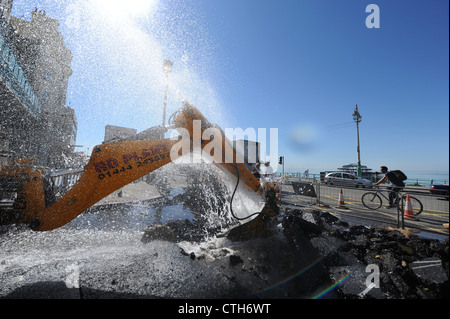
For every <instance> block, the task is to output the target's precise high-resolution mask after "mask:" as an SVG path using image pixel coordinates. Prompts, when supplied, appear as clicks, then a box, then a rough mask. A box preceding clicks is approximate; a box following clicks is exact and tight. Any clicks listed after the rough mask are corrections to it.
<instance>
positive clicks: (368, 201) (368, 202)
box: [361, 193, 383, 209]
mask: <svg viewBox="0 0 450 319" xmlns="http://www.w3.org/2000/svg"><path fill="white" fill-rule="evenodd" d="M361 201H362V203H363V205H364V206H365V207H367V208H368V209H378V208H380V207H381V204H382V203H383V202H382V201H381V197H380V196H379V195H378V194H377V193H365V194H364V195H363V196H362V197H361Z"/></svg>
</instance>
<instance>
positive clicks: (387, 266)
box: [142, 209, 449, 299]
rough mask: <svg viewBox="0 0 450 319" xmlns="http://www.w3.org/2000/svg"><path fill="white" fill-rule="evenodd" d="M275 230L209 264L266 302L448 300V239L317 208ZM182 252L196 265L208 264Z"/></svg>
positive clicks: (154, 231)
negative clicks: (349, 218)
mask: <svg viewBox="0 0 450 319" xmlns="http://www.w3.org/2000/svg"><path fill="white" fill-rule="evenodd" d="M270 229H271V232H272V234H273V235H272V236H270V237H268V238H259V239H254V240H249V241H244V242H241V243H238V244H235V245H234V246H233V245H231V246H228V247H229V248H231V249H228V250H223V251H224V252H225V253H224V255H226V258H228V259H229V264H228V265H227V266H225V264H224V263H223V261H220V262H212V263H210V264H209V266H208V267H216V268H217V267H219V266H218V265H220V267H219V268H220V269H221V270H220V271H221V273H222V274H223V275H224V276H226V277H227V278H232V279H233V278H234V279H233V281H234V282H236V283H240V287H241V288H242V292H241V293H242V296H241V297H247V295H246V294H247V293H249V292H250V291H252V290H253V291H255V290H256V291H257V290H260V291H264V293H260V294H257V295H253V296H257V297H261V298H311V297H314V296H321V292H327V291H328V295H327V297H328V298H337V299H340V298H342V299H361V298H376V299H437V298H448V297H449V291H448V273H449V258H448V248H449V245H448V239H446V240H445V241H444V242H440V241H438V240H431V239H425V238H420V237H418V236H416V235H414V234H412V233H410V232H407V231H404V230H401V229H393V228H386V229H377V228H370V227H366V226H361V225H353V226H352V225H349V224H348V223H346V222H343V221H341V220H339V219H338V218H337V217H335V216H333V215H331V214H329V213H326V212H322V211H319V210H316V211H301V210H296V209H286V210H284V211H282V213H281V214H280V215H279V216H278V217H277V218H276V219H275V220H273V221H272V223H271V226H270ZM200 231H201V229H200V228H195V227H194V225H192V224H191V223H190V222H189V221H187V220H186V221H172V222H170V223H168V224H165V225H159V226H158V225H154V226H151V227H149V228H148V229H147V231H146V233H145V235H144V237H143V239H142V241H143V242H145V243H148V242H151V241H153V240H165V241H170V242H176V243H179V242H182V241H192V240H195V239H197V240H201V236H200V233H199V232H200ZM196 234H197V235H196ZM229 244H230V243H229ZM233 251H234V253H233ZM182 253H183V254H185V255H186V256H189V257H190V259H193V260H195V259H198V260H199V262H202V259H204V258H203V257H201V256H196V255H195V254H194V253H193V252H189V251H182ZM296 273H297V274H296ZM249 274H251V277H249ZM292 274H296V275H294V276H292ZM251 278H253V279H251ZM284 278H290V279H289V280H284ZM230 280H231V279H230ZM277 282H284V283H283V285H278V284H277ZM244 283H245V284H244ZM264 287H276V289H274V288H270V289H267V288H264ZM330 287H333V288H332V289H328V288H330ZM244 288H245V289H244ZM234 292H235V293H236V291H234ZM322 296H324V294H323V295H322ZM233 297H236V296H235V295H233Z"/></svg>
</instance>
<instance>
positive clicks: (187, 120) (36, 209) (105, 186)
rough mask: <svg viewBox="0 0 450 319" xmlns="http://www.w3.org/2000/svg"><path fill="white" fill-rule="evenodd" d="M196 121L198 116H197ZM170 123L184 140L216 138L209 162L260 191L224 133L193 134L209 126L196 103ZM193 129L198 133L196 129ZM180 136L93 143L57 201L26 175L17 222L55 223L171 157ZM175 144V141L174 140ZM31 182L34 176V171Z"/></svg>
mask: <svg viewBox="0 0 450 319" xmlns="http://www.w3.org/2000/svg"><path fill="white" fill-rule="evenodd" d="M196 121H200V122H196ZM172 123H173V124H174V126H175V128H179V129H180V128H181V129H183V132H184V133H187V134H188V135H189V137H190V143H189V146H190V147H192V148H194V147H200V148H201V149H204V148H205V147H206V146H207V145H209V144H210V143H216V145H214V147H215V148H214V147H213V149H216V150H222V152H221V157H220V158H219V160H216V161H215V162H214V164H216V165H218V166H219V167H220V168H221V169H223V170H225V171H228V172H229V173H231V174H233V175H235V176H237V177H238V178H239V180H240V181H241V182H242V183H243V184H244V185H245V186H246V187H247V188H249V189H251V190H253V191H255V192H259V191H260V190H261V185H260V182H259V180H258V179H256V178H255V177H254V176H253V174H252V172H251V171H250V169H249V168H248V166H247V164H245V163H243V161H242V160H240V159H239V158H238V155H237V153H236V152H235V150H234V149H233V147H232V145H231V144H230V142H229V141H228V140H227V138H226V137H225V136H224V135H223V138H221V139H213V140H202V139H199V140H198V141H196V140H195V138H194V135H195V134H196V133H195V132H194V130H195V124H200V127H201V134H203V132H204V131H205V130H207V129H208V128H212V127H213V126H212V125H211V124H210V123H209V122H208V121H207V120H206V118H204V116H203V115H202V114H201V113H200V111H199V110H198V109H196V108H195V107H194V106H192V105H188V104H187V105H185V106H184V107H183V108H181V109H180V110H179V111H177V112H176V113H175V114H174V115H173V121H172ZM197 134H198V133H197ZM178 143H180V140H172V139H160V140H159V139H158V140H136V141H134V140H131V141H129V140H128V141H119V142H113V143H108V144H102V145H98V146H96V147H95V148H94V149H93V152H92V155H91V158H90V160H89V163H88V164H87V166H86V168H85V171H84V173H83V174H82V176H81V177H80V179H79V180H78V182H77V183H76V184H75V185H74V186H73V187H72V188H71V189H70V190H69V191H68V192H67V193H66V194H65V195H64V196H63V197H62V198H61V199H59V200H58V201H57V202H56V203H54V204H53V205H51V206H49V207H46V205H45V199H44V195H43V191H42V190H40V189H39V187H37V186H36V185H38V184H40V185H42V183H34V184H33V183H32V181H30V183H29V184H27V185H28V186H26V187H25V188H27V187H28V190H25V191H24V193H25V194H27V193H28V195H27V198H26V207H25V208H24V209H23V211H22V213H21V217H20V222H22V223H27V224H29V225H30V227H31V228H32V229H33V230H35V231H48V230H53V229H56V228H59V227H61V226H63V225H65V224H67V223H68V222H70V221H71V220H73V219H74V218H75V217H77V216H78V215H80V214H81V213H83V212H84V211H86V210H87V209H88V208H89V207H91V206H92V205H94V204H95V203H97V202H98V201H100V200H101V199H102V198H104V197H106V196H108V195H109V194H111V193H113V192H114V191H116V190H118V189H120V188H122V187H123V186H125V185H127V184H129V183H131V182H133V181H135V180H137V179H139V178H140V177H142V176H144V175H146V174H148V173H150V172H152V171H154V170H156V169H158V168H160V167H162V166H164V165H166V164H168V163H170V162H172V159H173V157H174V156H173V155H178V154H174V153H172V154H171V151H172V148H173V147H174V146H175V145H177V144H178ZM178 145H179V144H178ZM230 148H231V149H232V153H231V154H232V159H231V160H230V158H226V154H228V155H229V154H230V152H225V149H227V150H229V149H230ZM34 181H35V182H39V178H37V177H35V180H34Z"/></svg>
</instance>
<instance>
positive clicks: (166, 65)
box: [162, 60, 173, 128]
mask: <svg viewBox="0 0 450 319" xmlns="http://www.w3.org/2000/svg"><path fill="white" fill-rule="evenodd" d="M172 66H173V63H172V61H170V60H164V64H163V67H164V73H165V74H166V94H165V95H164V111H163V122H162V127H163V128H164V127H165V126H166V109H167V91H168V88H169V73H170V72H172Z"/></svg>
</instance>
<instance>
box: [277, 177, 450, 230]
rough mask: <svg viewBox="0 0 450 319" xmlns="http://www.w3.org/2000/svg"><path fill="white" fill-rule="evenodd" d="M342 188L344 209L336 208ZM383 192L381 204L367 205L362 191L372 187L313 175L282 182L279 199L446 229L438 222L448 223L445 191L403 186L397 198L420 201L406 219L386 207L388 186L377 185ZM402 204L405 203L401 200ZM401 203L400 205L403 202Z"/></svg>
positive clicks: (394, 222)
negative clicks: (413, 216)
mask: <svg viewBox="0 0 450 319" xmlns="http://www.w3.org/2000/svg"><path fill="white" fill-rule="evenodd" d="M340 189H342V190H343V193H344V196H343V199H344V201H345V207H344V209H342V210H341V209H339V208H340V207H339V204H338V200H339V193H340ZM378 191H380V192H384V194H385V196H384V197H385V198H382V200H383V206H382V207H381V208H379V209H372V210H371V209H368V208H367V207H365V206H364V205H363V204H362V195H364V194H365V193H367V192H375V190H374V189H372V188H356V187H352V188H351V187H343V186H337V185H333V186H332V185H325V184H324V183H321V182H320V181H317V180H313V179H304V178H301V179H291V178H290V179H289V180H288V181H286V182H285V184H284V186H283V198H282V202H283V203H284V204H286V205H293V206H298V207H302V206H303V207H307V206H313V208H314V207H317V208H323V209H325V210H330V211H334V210H336V211H337V212H339V214H341V213H342V215H347V216H350V215H351V217H352V218H351V219H354V220H368V221H370V220H371V221H372V222H375V223H377V224H391V225H393V226H397V228H403V229H405V228H409V227H411V228H414V229H422V230H423V231H426V232H434V233H442V232H444V233H445V232H447V233H448V230H445V229H444V228H443V227H442V226H443V223H448V218H449V200H448V195H435V194H431V193H430V189H429V188H425V187H414V186H406V187H405V188H403V189H402V190H401V191H400V193H399V195H398V196H399V199H400V201H401V199H402V198H403V200H404V201H405V198H406V195H408V194H409V195H411V196H414V197H418V198H419V199H420V202H421V203H422V205H423V212H422V213H421V214H420V215H419V216H418V218H417V219H408V218H407V219H406V220H405V214H404V212H403V211H402V210H401V209H398V208H397V209H395V208H394V209H387V208H386V206H388V204H389V203H388V200H387V199H386V198H388V197H389V192H390V190H389V189H387V188H384V187H381V188H380V189H378ZM404 204H405V203H404ZM404 204H403V205H404Z"/></svg>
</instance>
